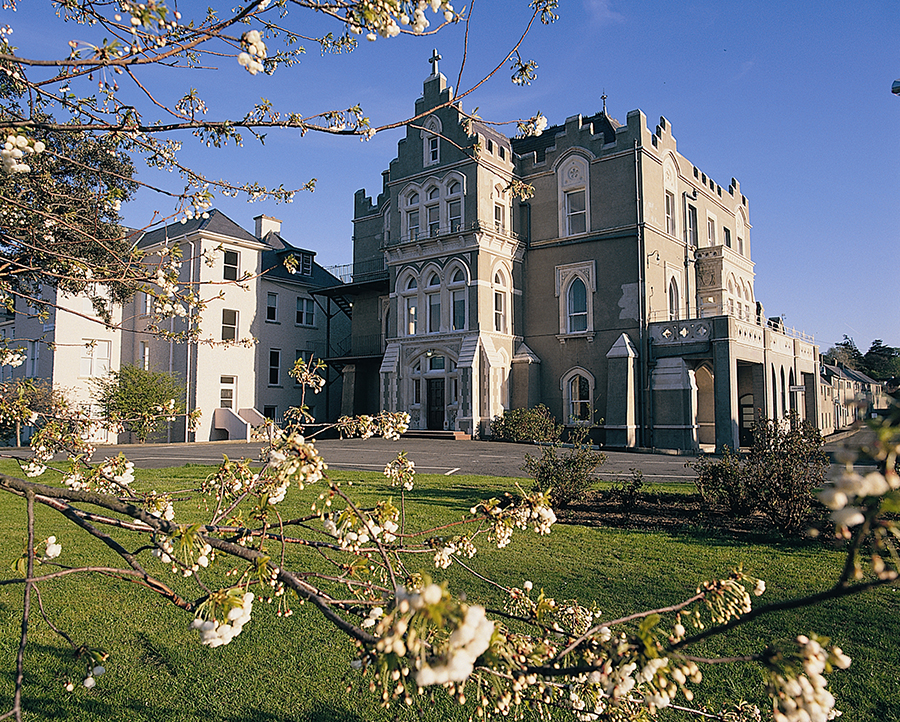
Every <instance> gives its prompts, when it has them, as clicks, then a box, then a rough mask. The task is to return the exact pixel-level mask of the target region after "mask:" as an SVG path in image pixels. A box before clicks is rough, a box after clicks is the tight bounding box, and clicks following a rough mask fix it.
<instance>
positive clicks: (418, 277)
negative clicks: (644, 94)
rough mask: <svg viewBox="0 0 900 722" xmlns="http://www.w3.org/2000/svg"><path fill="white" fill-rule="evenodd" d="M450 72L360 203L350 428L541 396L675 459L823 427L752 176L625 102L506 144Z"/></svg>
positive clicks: (351, 293)
mask: <svg viewBox="0 0 900 722" xmlns="http://www.w3.org/2000/svg"><path fill="white" fill-rule="evenodd" d="M438 59H439V56H437V54H436V53H435V55H434V57H433V58H432V64H433V67H432V73H431V75H430V76H429V77H428V78H427V79H426V80H425V83H424V88H423V93H422V97H420V98H419V99H418V100H417V101H416V105H415V116H416V118H417V120H415V121H414V122H411V123H410V124H409V125H408V126H407V130H406V137H405V138H403V139H402V140H401V141H400V142H399V144H398V147H397V156H396V158H394V159H393V160H392V161H391V163H390V166H389V168H388V169H387V170H386V171H384V173H383V179H384V180H383V186H382V188H381V190H380V192H379V193H378V194H377V196H375V197H374V199H373V198H372V197H371V196H369V195H367V194H366V192H365V191H363V190H360V191H357V193H356V196H355V213H354V236H353V273H352V278H350V279H348V282H347V283H345V284H344V285H342V286H338V287H334V288H331V289H328V290H327V291H326V293H328V294H329V295H331V296H332V297H333V298H334V299H335V300H336V301H338V300H339V301H340V302H341V303H342V304H343V307H344V308H346V309H347V310H348V313H349V314H351V315H352V349H351V351H350V353H349V354H348V355H346V356H344V357H342V358H341V359H339V360H336V361H337V362H338V363H339V365H340V367H341V369H342V371H343V376H344V389H343V409H342V411H343V412H344V413H361V412H375V411H378V410H379V409H381V408H384V409H388V410H404V411H408V412H409V413H410V414H411V416H412V427H413V428H420V429H450V430H457V431H461V432H464V433H465V434H467V435H472V436H478V435H488V434H490V425H491V419H492V418H493V417H495V416H496V415H497V414H499V413H501V412H502V411H503V410H504V409H508V408H517V407H530V406H533V405H535V404H537V403H543V404H546V405H547V406H548V407H549V408H550V409H551V410H552V411H553V413H554V414H555V415H556V416H557V417H558V419H559V420H561V421H563V422H564V423H565V424H567V425H570V426H577V425H582V424H594V425H596V429H595V431H594V433H595V435H596V436H597V437H598V440H599V441H602V442H604V443H606V444H607V445H611V446H620V447H628V446H646V447H658V448H675V449H694V448H697V447H698V446H699V445H701V444H703V445H707V444H708V445H713V444H714V445H715V446H717V447H719V448H721V447H723V446H725V445H727V446H730V447H735V446H738V445H741V444H743V443H746V442H747V440H748V434H749V429H750V425H751V423H752V420H753V417H754V414H755V413H757V412H758V411H759V412H762V413H765V414H767V415H769V416H776V417H783V416H785V415H786V414H788V413H789V412H790V411H791V410H796V411H797V412H798V413H799V414H800V415H801V416H803V417H805V418H808V419H810V420H812V421H815V420H817V419H818V418H819V351H818V348H817V347H816V346H815V345H814V343H813V342H812V339H810V338H806V337H802V336H800V335H798V334H794V333H788V332H786V330H785V329H784V328H783V327H782V325H781V323H780V320H777V319H776V320H774V321H770V319H768V318H767V317H766V316H765V313H764V311H763V307H762V305H761V304H760V303H759V301H758V299H757V297H756V294H755V291H754V280H755V269H754V264H753V261H752V260H751V249H752V244H751V233H750V229H751V225H750V203H749V201H748V200H747V198H746V197H745V196H744V195H743V194H742V193H741V187H740V184H739V183H738V181H737V180H735V179H731V181H730V182H729V183H727V184H726V185H725V186H722V185H721V184H720V183H718V182H716V181H715V180H714V179H712V178H710V177H708V176H707V175H706V174H705V173H704V172H703V171H702V169H700V168H697V167H696V166H694V165H693V164H692V163H691V162H690V161H688V160H687V159H686V158H685V157H684V156H683V155H682V154H681V153H680V152H679V151H678V149H677V144H676V141H675V138H674V136H673V134H672V129H671V127H670V125H669V123H668V121H667V120H666V119H665V118H660V121H659V123H658V125H656V127H655V129H654V130H652V131H651V130H650V129H649V128H648V127H647V119H646V117H645V116H644V114H643V113H642V112H641V111H639V110H635V111H632V112H630V113H628V116H627V118H626V122H625V123H624V124H621V123H619V122H617V121H616V120H615V119H614V118H612V117H611V116H610V115H609V114H608V113H607V111H606V107H605V98H604V107H603V109H602V110H601V111H600V112H598V113H596V114H594V115H591V116H588V117H584V116H581V115H575V116H572V117H570V118H568V119H567V120H566V121H565V123H563V124H561V125H554V126H551V127H548V128H546V129H545V130H544V131H543V133H542V134H541V135H539V136H536V137H535V136H533V137H527V138H512V139H510V138H508V137H505V136H504V135H502V134H500V133H498V132H497V131H496V130H494V129H493V128H491V127H490V126H488V125H485V124H483V123H481V122H480V121H479V120H478V119H476V118H472V117H470V116H467V115H466V114H465V113H464V112H463V110H462V108H461V107H460V105H459V104H458V103H455V102H454V100H453V89H452V88H451V87H449V86H448V85H447V80H446V78H445V77H444V76H443V75H442V74H441V73H440V72H439V70H438ZM523 185H524V186H528V187H530V191H529V192H530V195H528V194H524V195H523V194H522V193H520V192H519V189H520V188H521V187H522V186H523ZM351 304H352V307H351Z"/></svg>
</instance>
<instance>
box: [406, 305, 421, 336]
mask: <svg viewBox="0 0 900 722" xmlns="http://www.w3.org/2000/svg"><path fill="white" fill-rule="evenodd" d="M418 307H419V299H418V297H416V296H408V297H407V299H406V334H407V336H415V335H416V331H417V330H418V326H419V324H418Z"/></svg>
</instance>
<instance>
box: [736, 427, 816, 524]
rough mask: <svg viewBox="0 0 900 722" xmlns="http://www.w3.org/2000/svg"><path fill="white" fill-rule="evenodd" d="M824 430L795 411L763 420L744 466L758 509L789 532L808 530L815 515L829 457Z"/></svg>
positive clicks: (754, 433) (747, 481)
mask: <svg viewBox="0 0 900 722" xmlns="http://www.w3.org/2000/svg"><path fill="white" fill-rule="evenodd" d="M823 443H824V441H823V439H822V435H821V434H820V433H819V430H818V429H817V428H815V427H814V426H813V425H812V424H809V423H808V422H806V421H800V420H799V418H797V415H796V414H794V413H792V414H791V416H790V417H789V418H788V419H787V421H786V422H785V421H781V422H779V421H775V420H772V419H759V420H757V422H756V423H755V424H754V426H753V446H752V447H751V448H750V454H749V455H748V456H747V460H746V461H745V462H744V465H743V473H744V478H745V482H744V483H745V484H746V486H747V488H748V489H749V491H750V493H751V494H752V495H753V496H754V497H755V498H756V500H757V509H758V510H759V511H761V512H762V513H763V514H765V515H766V516H767V517H768V518H769V520H770V521H771V522H772V524H773V525H774V526H775V527H776V528H777V529H779V530H781V531H783V532H785V533H786V534H800V533H802V532H803V531H804V530H805V529H806V527H807V525H808V523H809V521H810V520H811V517H812V511H813V490H815V489H816V488H817V487H819V486H821V485H822V483H823V482H824V481H825V473H826V472H827V471H828V466H829V461H828V457H827V456H826V455H825V452H824V451H822V445H823Z"/></svg>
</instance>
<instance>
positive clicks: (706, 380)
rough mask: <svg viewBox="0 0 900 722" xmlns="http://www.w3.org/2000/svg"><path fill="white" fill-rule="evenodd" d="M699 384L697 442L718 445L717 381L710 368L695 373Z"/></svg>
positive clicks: (698, 369)
mask: <svg viewBox="0 0 900 722" xmlns="http://www.w3.org/2000/svg"><path fill="white" fill-rule="evenodd" d="M694 378H695V379H696V382H697V440H698V441H699V442H700V443H701V444H715V443H716V398H715V383H714V381H715V379H714V378H713V373H712V371H710V369H709V367H708V366H705V365H704V366H700V367H699V368H697V370H696V371H695V372H694Z"/></svg>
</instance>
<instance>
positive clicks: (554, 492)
mask: <svg viewBox="0 0 900 722" xmlns="http://www.w3.org/2000/svg"><path fill="white" fill-rule="evenodd" d="M604 461H606V454H603V453H600V452H596V451H594V450H593V448H592V447H591V444H590V442H589V441H588V430H587V429H586V428H582V429H579V430H578V431H576V432H575V434H573V436H572V447H571V448H569V449H566V450H565V451H564V452H562V453H560V445H559V444H552V445H550V446H547V447H545V448H544V449H543V451H542V452H541V456H540V458H539V457H536V456H530V455H529V456H526V457H525V466H524V467H522V468H523V469H524V470H525V471H526V472H527V473H528V474H530V475H531V476H532V477H533V478H534V487H533V489H532V490H533V491H546V490H547V489H549V490H550V502H551V504H552V505H553V506H554V507H558V508H562V507H565V506H568V505H569V504H571V503H572V502H578V501H582V500H584V497H585V495H586V494H587V492H588V489H590V488H591V486H593V484H594V483H595V481H596V479H594V478H593V477H592V476H591V474H592V473H593V471H594V469H596V468H597V467H598V466H600V464H602V463H603V462H604Z"/></svg>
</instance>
